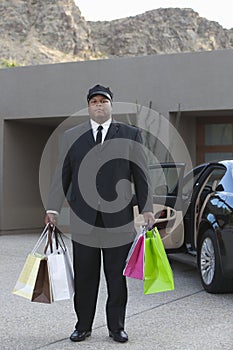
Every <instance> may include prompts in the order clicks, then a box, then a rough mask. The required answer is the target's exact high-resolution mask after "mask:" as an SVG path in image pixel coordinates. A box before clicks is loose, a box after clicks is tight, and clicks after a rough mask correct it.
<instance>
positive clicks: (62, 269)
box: [47, 227, 74, 301]
mask: <svg viewBox="0 0 233 350" xmlns="http://www.w3.org/2000/svg"><path fill="white" fill-rule="evenodd" d="M52 246H53V251H52V252H51V251H50V252H49V253H48V255H47V259H48V268H49V277H50V281H51V287H52V295H53V300H54V301H58V300H66V299H71V298H72V297H73V294H74V274H73V268H72V264H71V259H70V255H69V251H68V249H67V247H66V245H65V243H64V241H63V239H62V236H61V231H59V230H58V229H57V228H56V227H55V229H54V231H53V235H52Z"/></svg>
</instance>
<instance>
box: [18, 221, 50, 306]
mask: <svg viewBox="0 0 233 350" xmlns="http://www.w3.org/2000/svg"><path fill="white" fill-rule="evenodd" d="M47 231H48V225H47V226H46V227H45V229H44V230H43V232H42V234H41V236H40V238H39V239H38V241H37V243H36V245H35V246H34V248H33V250H32V252H31V253H30V254H28V257H27V259H26V261H25V264H24V266H23V269H22V271H21V273H20V275H19V278H18V280H17V282H16V285H15V287H14V290H13V294H16V295H19V296H21V297H24V298H26V299H29V300H31V299H32V296H33V292H34V288H35V285H36V281H37V276H38V272H39V269H40V264H41V261H43V260H44V259H45V256H44V255H43V254H39V253H37V249H38V247H39V246H40V244H41V243H42V241H43V240H44V239H45V237H46V235H47Z"/></svg>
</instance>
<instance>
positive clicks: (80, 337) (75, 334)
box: [70, 329, 91, 341]
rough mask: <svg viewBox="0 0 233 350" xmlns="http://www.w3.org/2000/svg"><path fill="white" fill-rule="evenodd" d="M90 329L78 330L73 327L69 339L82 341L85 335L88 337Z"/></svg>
mask: <svg viewBox="0 0 233 350" xmlns="http://www.w3.org/2000/svg"><path fill="white" fill-rule="evenodd" d="M90 335H91V331H78V330H77V329H75V330H74V331H73V333H72V334H71V336H70V340H72V341H83V340H85V339H86V338H87V337H90Z"/></svg>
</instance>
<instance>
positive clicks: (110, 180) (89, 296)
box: [45, 85, 154, 343]
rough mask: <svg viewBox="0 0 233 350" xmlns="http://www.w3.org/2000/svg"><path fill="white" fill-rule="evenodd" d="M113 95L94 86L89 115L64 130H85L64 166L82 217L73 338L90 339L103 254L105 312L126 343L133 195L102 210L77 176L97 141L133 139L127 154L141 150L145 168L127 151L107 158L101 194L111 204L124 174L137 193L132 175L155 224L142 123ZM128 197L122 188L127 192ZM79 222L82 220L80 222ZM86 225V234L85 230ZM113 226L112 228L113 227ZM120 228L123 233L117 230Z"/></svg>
mask: <svg viewBox="0 0 233 350" xmlns="http://www.w3.org/2000/svg"><path fill="white" fill-rule="evenodd" d="M112 99H113V94H112V92H111V91H110V89H109V88H107V87H104V86H101V85H96V86H94V87H93V88H91V89H90V90H89V92H88V95H87V102H88V110H89V116H90V120H89V121H87V122H85V123H83V124H81V125H78V126H76V127H75V128H72V129H69V130H67V131H66V132H65V134H66V135H65V136H66V140H70V139H72V140H74V139H75V138H74V136H73V135H74V132H76V134H77V135H82V136H81V137H79V138H78V139H77V140H75V141H74V142H72V145H70V148H69V150H68V151H67V155H66V157H65V159H64V163H63V170H62V183H63V190H64V193H65V194H66V193H67V191H68V188H69V186H70V184H72V193H71V197H70V198H71V199H70V200H69V204H70V206H71V209H72V213H73V215H75V216H76V219H77V220H76V221H77V222H76V224H75V225H73V230H76V231H81V234H80V235H77V236H76V235H74V233H72V243H73V264H74V275H75V295H74V309H75V312H76V315H77V323H76V326H75V330H74V332H73V333H72V334H71V336H70V339H71V340H72V341H74V342H79V341H83V340H85V339H86V338H87V337H89V336H90V335H91V332H92V325H93V320H94V315H95V310H96V302H97V296H98V289H99V282H100V267H101V255H102V256H103V265H104V266H103V267H104V274H105V278H106V283H107V292H108V298H107V303H106V317H107V327H108V331H109V336H110V337H111V338H112V339H113V340H115V341H117V342H122V343H123V342H126V341H127V340H128V335H127V333H126V331H125V312H126V304H127V285H126V279H125V277H124V276H123V269H124V265H125V261H126V257H127V254H128V252H129V248H130V246H131V243H132V241H133V239H134V236H135V234H134V235H132V233H134V227H133V203H132V200H131V201H130V200H129V198H128V195H127V196H125V197H127V202H126V203H125V204H124V206H123V208H122V209H121V210H120V211H118V212H114V211H113V212H111V211H106V210H102V209H101V206H100V204H99V202H98V204H97V207H96V208H93V207H92V206H90V205H88V204H87V203H86V202H85V201H84V199H83V195H82V193H83V192H82V189H81V188H79V183H78V181H77V179H78V171H79V169H80V166H81V163H82V161H83V159H84V155H85V154H87V153H88V152H89V151H90V150H92V149H93V148H94V147H96V148H97V150H96V151H97V152H104V151H107V150H109V149H111V147H110V146H111V142H112V141H113V140H115V141H116V140H118V145H119V147H120V144H121V142H123V141H124V142H125V141H127V140H128V145H127V144H126V147H125V146H124V152H125V154H126V153H127V152H128V153H127V154H129V152H132V153H131V154H134V155H135V154H136V156H137V158H138V161H139V164H140V165H141V168H140V166H138V165H136V164H135V163H134V162H132V161H131V160H130V159H126V157H125V159H122V154H121V155H119V159H113V160H111V161H109V162H107V163H106V164H105V165H104V166H103V167H102V171H101V175H100V180H99V184H100V185H101V186H99V187H101V188H100V190H99V191H100V195H101V197H103V198H104V200H105V201H108V202H109V206H111V202H112V201H114V199H115V198H116V184H117V183H118V182H119V181H120V180H122V179H124V180H128V181H127V184H126V187H124V192H125V193H128V194H130V196H131V199H132V186H131V184H130V181H131V182H132V181H133V182H134V187H135V191H136V197H137V203H138V207H139V212H140V213H142V214H143V216H144V220H145V223H147V224H149V225H150V226H152V225H153V224H154V216H153V213H152V209H153V208H152V196H151V190H150V181H149V180H148V168H147V165H146V164H147V162H146V157H145V153H144V151H143V147H142V145H141V143H142V139H141V135H140V132H139V129H138V128H136V127H133V126H130V125H126V124H124V123H118V122H116V121H115V120H113V119H112ZM71 135H72V137H71ZM108 143H109V145H110V146H108ZM135 145H138V147H136V149H134V148H135ZM98 147H99V149H98ZM109 147H110V148H109ZM101 148H102V149H103V150H101ZM86 175H87V176H86V179H85V180H86V183H87V187H88V186H89V185H90V184H88V178H89V176H88V174H86ZM97 185H98V184H97ZM93 195H94V194H93ZM125 197H124V193H122V198H125ZM51 198H52V199H50V200H49V204H48V207H47V208H48V210H47V212H46V213H47V214H46V217H45V222H46V223H48V222H50V223H53V224H54V223H55V222H56V217H57V214H58V213H59V210H60V208H61V203H59V201H60V202H61V200H60V199H59V200H58V197H57V196H51ZM78 222H79V223H82V224H80V226H79V225H78ZM83 223H84V224H85V223H86V224H87V227H86V228H85V229H84V228H83V226H82V225H83ZM89 227H93V228H96V230H91V233H90V232H89V231H90V230H89V229H88V228H89ZM122 228H123V229H122ZM84 230H85V233H87V234H82V233H83V231H84ZM111 230H112V231H113V233H112V232H110V231H111ZM117 230H118V231H119V235H117V234H116V231H117ZM79 233H80V232H79ZM96 237H97V239H96ZM109 237H111V238H110V239H109Z"/></svg>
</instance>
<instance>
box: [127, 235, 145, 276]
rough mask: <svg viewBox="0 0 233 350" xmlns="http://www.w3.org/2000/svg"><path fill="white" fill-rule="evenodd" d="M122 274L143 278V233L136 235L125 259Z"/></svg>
mask: <svg viewBox="0 0 233 350" xmlns="http://www.w3.org/2000/svg"><path fill="white" fill-rule="evenodd" d="M123 275H124V276H127V277H131V278H137V279H140V280H143V279H144V234H143V233H141V234H140V235H139V236H137V237H136V239H135V240H134V243H133V245H132V249H130V251H129V254H128V257H127V259H126V265H125V268H124V271H123Z"/></svg>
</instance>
